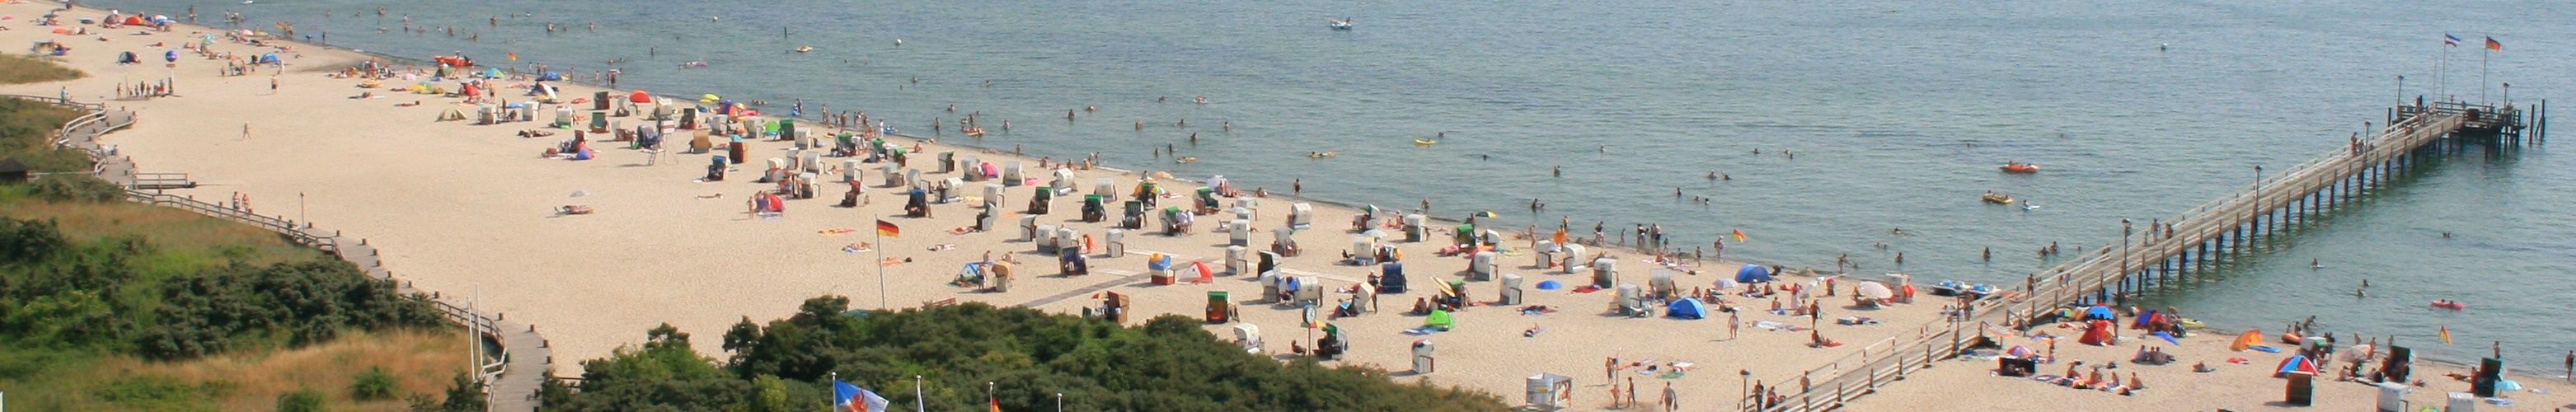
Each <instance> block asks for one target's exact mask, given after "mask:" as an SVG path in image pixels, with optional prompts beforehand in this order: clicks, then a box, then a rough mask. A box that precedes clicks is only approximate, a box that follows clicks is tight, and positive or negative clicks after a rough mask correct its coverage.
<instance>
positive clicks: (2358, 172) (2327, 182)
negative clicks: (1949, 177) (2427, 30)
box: [1738, 102, 2547, 411]
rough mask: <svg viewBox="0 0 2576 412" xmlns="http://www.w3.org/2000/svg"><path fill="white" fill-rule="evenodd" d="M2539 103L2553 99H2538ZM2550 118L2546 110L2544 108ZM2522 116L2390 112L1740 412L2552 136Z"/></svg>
mask: <svg viewBox="0 0 2576 412" xmlns="http://www.w3.org/2000/svg"><path fill="white" fill-rule="evenodd" d="M2542 104H2543V106H2541V107H2543V108H2545V107H2546V102H2543V103H2542ZM2541 112H2542V113H2546V112H2545V110H2543V111H2541ZM2525 115H2526V113H2525V110H2523V109H2516V108H2513V107H2511V106H2507V107H2503V108H2498V107H2491V106H2480V105H2470V104H2463V103H2439V104H2435V105H2431V106H2426V107H2415V106H2409V107H2401V108H2397V109H2392V110H2390V111H2389V120H2390V124H2389V126H2388V127H2387V128H2386V129H2384V130H2382V131H2380V132H2379V133H2378V134H2376V135H2374V136H2372V137H2371V138H2369V139H2366V140H2359V141H2357V142H2355V143H2354V144H2352V145H2349V146H2347V147H2341V148H2337V149H2335V150H2333V151H2330V152H2327V153H2324V154H2321V155H2319V156H2317V157H2315V158H2313V159H2310V160H2308V161H2307V162H2305V163H2300V164H2298V165H2296V166H2292V167H2290V168H2288V169H2286V170H2274V171H2265V170H2262V169H2261V168H2260V167H2259V166H2258V167H2257V168H2255V169H2254V170H2252V171H2253V172H2254V173H2256V174H2257V175H2258V176H2259V177H2258V178H2256V180H2255V181H2254V182H2253V183H2251V184H2249V185H2247V186H2246V187H2244V188H2241V189H2238V190H2236V191H2234V192H2232V193H2229V194H2228V195H2227V196H2224V197H2220V198H2218V199H2216V200H2212V201H2210V202H2208V203H2205V204H2202V205H2200V206H2199V207H2195V208H2192V209H2191V210H2189V211H2185V212H2183V213H2180V214H2178V215H2176V216H2173V217H2171V218H2167V219H2157V220H2154V221H2150V222H2134V221H2124V222H2122V232H2123V236H2122V238H2121V240H2120V241H2119V243H2117V244H2113V245H2110V246H2105V247H2103V248H2100V249H2096V250H2094V251H2091V252H2089V253H2086V252H2078V253H2080V254H2081V256H2079V257H2078V258H2076V259H2074V260H2072V261H2070V262H2069V263H2066V264H2063V265H2059V266H2057V267H2054V268H2050V269H2048V270H2044V271H2041V272H2040V273H2035V274H2033V275H2031V276H2030V277H2029V278H2028V279H2026V281H2025V282H2023V284H2021V285H2018V287H2015V288H2012V289H2011V290H2009V291H2007V292H2006V293H2001V294H1999V295H2000V296H1998V297H1991V298H1987V299H1982V300H1977V301H1975V302H1972V303H1971V304H1969V305H1966V308H1968V310H1967V312H1966V313H1965V314H1963V315H1961V316H1954V317H1951V318H1950V319H1948V320H1945V321H1941V322H1937V323H1935V324H1930V325H1924V326H1923V327H1922V328H1920V329H1919V331H1920V332H1919V333H1917V334H1916V336H1915V337H1914V338H1912V339H1910V340H1906V339H1902V338H1900V343H1896V344H1893V345H1887V346H1886V347H1885V348H1881V347H1880V346H1879V345H1872V346H1871V347H1869V348H1868V349H1864V350H1862V351H1861V353H1858V354H1854V355H1852V356H1848V357H1845V358H1843V359H1840V360H1837V361H1835V362H1832V363H1829V364H1826V365H1822V366H1819V367H1816V368H1813V369H1809V370H1807V371H1806V372H1804V373H1801V374H1800V375H1799V376H1791V377H1767V378H1768V379H1764V380H1765V381H1766V382H1769V383H1770V384H1772V385H1776V386H1779V387H1783V388H1785V387H1787V386H1788V385H1790V384H1792V383H1793V382H1794V383H1796V384H1797V385H1799V388H1800V390H1798V391H1797V392H1794V393H1792V392H1789V391H1786V390H1783V391H1781V392H1783V393H1784V394H1787V395H1786V396H1785V399H1783V400H1782V401H1780V402H1777V403H1774V404H1770V405H1762V404H1760V402H1761V399H1759V397H1758V396H1747V397H1746V398H1744V399H1742V403H1741V406H1740V407H1739V408H1738V409H1740V410H1744V411H1817V410H1829V409H1835V408H1839V407H1842V406H1844V405H1845V404H1846V403H1848V402H1850V401H1851V400H1852V399H1854V398H1858V397H1860V396H1864V395H1867V394H1869V393H1872V392H1875V390H1876V389H1877V388H1878V387H1879V386H1883V385H1888V384H1892V383H1894V382H1895V381H1898V380H1902V379H1904V376H1905V375H1906V374H1908V373H1910V372H1913V371H1915V370H1919V369H1922V368H1925V367H1929V365H1930V364H1932V363H1933V362H1938V361H1940V360H1943V359H1948V358H1951V357H1954V356H1956V355H1957V354H1958V353H1959V352H1960V351H1961V350H1962V349H1965V348H1966V347H1968V346H1972V345H1974V344H1975V343H1977V342H1979V341H1980V340H1984V339H1987V337H1986V333H1985V331H1986V330H1987V328H1990V327H2021V326H2027V325H2033V324H2035V323H2036V322H2038V321H2042V320H2047V319H2048V317H2049V316H2050V315H2051V313H2052V312H2053V310H2054V309H2057V308H2061V307H2069V306H2078V305H2090V304H2093V303H2096V302H2108V301H2112V300H2113V299H2115V295H2123V296H2124V295H2128V294H2133V293H2138V292H2141V291H2144V290H2148V289H2150V288H2153V287H2157V286H2159V285H2163V284H2166V283H2167V282H2171V281H2174V280H2177V279H2179V278H2180V273H2182V272H2183V271H2188V270H2190V269H2193V268H2196V267H2205V266H2207V265H2209V264H2210V263H2211V262H2213V261H2214V259H2217V258H2219V257H2221V256H2222V255H2226V254H2231V253H2236V252H2239V251H2242V250H2244V249H2245V247H2246V246H2247V245H2248V244H2249V242H2250V241H2251V240H2253V239H2257V238H2261V237H2265V236H2269V235H2272V234H2276V233H2281V232H2283V231H2285V230H2286V229H2287V228H2289V227H2292V226H2294V225H2296V224H2298V223H2300V222H2303V221H2306V220H2307V219H2309V218H2313V217H2316V216H2321V215H2323V214H2324V213H2327V212H2330V211H2332V210H2334V209H2335V208H2336V207H2338V206H2340V205H2342V204H2344V203H2348V202H2350V201H2352V200H2355V199H2356V197H2357V196H2359V195H2361V194H2363V193H2366V192H2370V191H2375V190H2378V189H2379V188H2380V187H2381V185H2384V184H2387V183H2389V182H2390V181H2391V180H2392V179H2394V178H2396V177H2398V176H2401V175H2403V174H2404V173H2405V172H2406V171H2407V170H2408V169H2411V168H2413V167H2416V166H2417V165H2418V164H2419V163H2420V162H2422V161H2423V160H2425V158H2426V157H2427V156H2431V155H2437V154H2440V152H2441V150H2442V149H2443V148H2445V147H2448V146H2458V145H2460V144H2462V143H2464V142H2466V141H2469V140H2473V139H2491V140H2485V141H2488V142H2491V143H2500V144H2504V145H2518V144H2524V143H2526V142H2528V143H2529V144H2539V143H2541V142H2543V141H2545V139H2546V136H2547V135H2546V133H2547V132H2546V131H2547V121H2546V118H2545V116H2525Z"/></svg>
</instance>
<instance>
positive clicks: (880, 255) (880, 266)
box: [870, 215, 887, 310]
mask: <svg viewBox="0 0 2576 412" xmlns="http://www.w3.org/2000/svg"><path fill="white" fill-rule="evenodd" d="M873 220H875V221H877V222H884V221H885V216H884V215H876V218H875V219H873ZM870 223H874V222H870ZM876 232H877V247H876V250H877V310H886V309H887V307H886V278H885V267H886V265H885V250H886V244H885V229H877V231H876Z"/></svg>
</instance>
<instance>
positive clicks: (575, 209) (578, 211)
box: [555, 205, 595, 215]
mask: <svg viewBox="0 0 2576 412" xmlns="http://www.w3.org/2000/svg"><path fill="white" fill-rule="evenodd" d="M592 212H595V211H594V210H591V208H590V206H583V205H563V207H558V208H555V213H558V214H566V215H587V214H591V213H592Z"/></svg>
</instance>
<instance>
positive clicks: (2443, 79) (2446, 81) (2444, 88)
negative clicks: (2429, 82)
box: [2433, 44, 2452, 102]
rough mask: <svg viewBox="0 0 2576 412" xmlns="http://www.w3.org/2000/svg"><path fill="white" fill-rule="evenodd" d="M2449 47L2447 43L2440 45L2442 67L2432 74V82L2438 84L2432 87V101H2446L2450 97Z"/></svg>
mask: <svg viewBox="0 0 2576 412" xmlns="http://www.w3.org/2000/svg"><path fill="white" fill-rule="evenodd" d="M2451 47H2452V46H2450V45H2447V44H2445V45H2443V46H2442V68H2441V71H2439V72H2435V74H2434V75H2433V82H2435V83H2440V85H2437V86H2434V87H2433V101H2437V102H2446V101H2450V99H2451Z"/></svg>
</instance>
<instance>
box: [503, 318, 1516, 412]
mask: <svg viewBox="0 0 2576 412" xmlns="http://www.w3.org/2000/svg"><path fill="white" fill-rule="evenodd" d="M848 310H849V300H848V299H846V298H840V297H821V298H815V299H811V300H807V301H806V302H805V304H804V305H803V306H802V307H800V308H798V310H797V312H796V314H794V315H791V316H789V317H787V318H786V319H779V320H773V321H770V322H769V323H768V325H766V326H765V327H764V326H761V325H757V324H749V323H747V322H746V323H738V324H736V325H734V326H733V327H732V328H729V330H727V331H726V332H725V334H724V337H723V339H724V343H723V345H722V347H723V348H725V349H726V351H728V352H731V357H730V358H729V359H726V360H723V361H718V360H716V359H710V358H706V357H704V356H701V355H698V354H697V353H696V352H694V351H691V350H690V349H689V348H690V345H689V344H688V335H687V334H685V333H680V332H679V331H678V330H677V329H674V328H671V327H669V326H668V325H664V326H662V327H657V328H654V329H653V330H651V331H649V332H647V333H646V340H645V343H644V344H643V345H641V346H640V347H630V348H624V349H619V350H618V351H616V352H615V354H613V355H611V356H609V357H607V358H602V359H593V360H586V361H582V367H583V372H582V384H581V389H580V390H579V391H577V392H569V393H564V392H556V393H547V394H546V395H545V398H546V399H545V401H546V406H547V407H548V408H556V409H561V410H573V411H589V410H602V411H608V410H618V411H622V410H657V409H670V410H761V409H764V408H765V407H767V406H772V404H773V403H774V401H775V400H777V399H778V398H779V395H782V394H784V395H786V398H787V399H810V398H811V397H814V396H823V395H822V394H824V393H828V391H829V390H830V389H829V388H830V386H829V385H830V379H831V376H833V375H835V374H836V373H837V376H839V379H841V380H844V381H849V382H852V383H854V384H857V385H860V386H862V387H868V388H874V389H877V390H878V391H879V392H878V393H880V394H882V395H885V396H886V397H887V398H888V399H889V400H891V401H893V402H894V403H895V404H910V403H921V404H924V405H938V406H934V407H930V408H928V409H937V410H981V409H984V408H986V404H985V402H987V401H986V399H985V397H984V391H982V390H981V389H983V387H984V385H985V383H986V382H997V383H999V385H998V390H997V391H996V392H995V400H997V401H998V402H999V403H1000V404H1001V407H1002V408H1003V409H1005V410H1040V409H1045V408H1047V407H1048V406H1049V405H1052V404H1053V403H1052V402H1053V401H1054V396H1053V395H1054V394H1056V393H1063V394H1064V395H1065V397H1067V398H1078V399H1083V400H1084V405H1085V406H1086V407H1087V408H1092V409H1105V410H1264V411H1267V410H1370V411H1375V410H1401V411H1483V410H1502V409H1507V407H1506V406H1505V405H1504V404H1503V403H1502V400H1501V399H1499V398H1497V397H1495V396H1493V395H1491V394H1486V393H1482V392H1476V391H1467V390H1460V389H1454V388H1437V387H1430V386H1426V385H1420V384H1404V383H1397V382H1394V381H1390V380H1388V379H1387V376H1386V373H1385V372H1384V371H1381V370H1373V369H1365V368H1359V367H1350V366H1341V367H1327V366H1322V365H1319V364H1316V363H1315V362H1312V361H1298V362H1291V363H1287V364H1281V363H1280V362H1278V361H1276V360H1272V359H1271V358H1269V357H1265V356H1261V355H1256V354H1247V353H1244V351H1243V350H1241V349H1239V348H1237V347H1236V346H1234V345H1232V344H1229V343H1226V342H1223V341H1219V340H1217V338H1216V337H1215V336H1213V335H1210V334H1208V333H1207V332H1204V331H1202V330H1201V329H1200V326H1199V322H1198V321H1197V320H1195V319H1190V318H1187V317H1182V316H1163V317H1157V318H1155V319H1153V320H1150V321H1147V322H1146V324H1145V325H1144V326H1141V327H1136V328H1127V327H1121V326H1120V325H1118V324H1115V323H1110V322H1107V321H1102V320H1098V319H1090V318H1083V317H1077V316H1072V315H1055V314H1047V313H1044V312H1040V311H1037V310H1034V309H1028V308H996V307H993V306H991V305H987V304H982V303H967V304H960V305H956V306H949V307H942V308H930V309H912V310H904V311H900V312H883V311H878V312H859V313H857V314H851V313H848ZM913 376H921V379H922V380H923V381H924V384H925V386H927V387H931V388H971V389H973V390H945V389H943V390H934V391H928V392H924V393H922V394H921V395H920V396H926V397H927V398H921V397H917V396H916V395H914V394H913V393H911V391H908V390H899V389H901V388H903V387H904V386H909V385H910V384H911V383H912V380H913V378H912V377H913ZM890 389H897V390H890ZM807 394H813V395H807Z"/></svg>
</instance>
